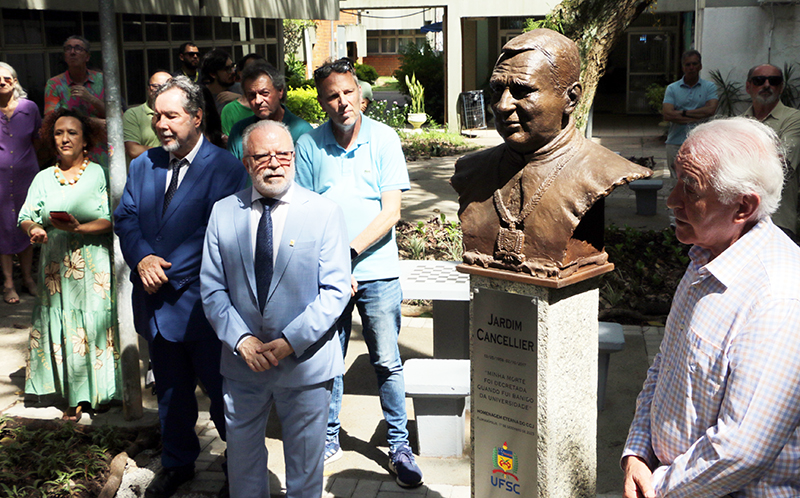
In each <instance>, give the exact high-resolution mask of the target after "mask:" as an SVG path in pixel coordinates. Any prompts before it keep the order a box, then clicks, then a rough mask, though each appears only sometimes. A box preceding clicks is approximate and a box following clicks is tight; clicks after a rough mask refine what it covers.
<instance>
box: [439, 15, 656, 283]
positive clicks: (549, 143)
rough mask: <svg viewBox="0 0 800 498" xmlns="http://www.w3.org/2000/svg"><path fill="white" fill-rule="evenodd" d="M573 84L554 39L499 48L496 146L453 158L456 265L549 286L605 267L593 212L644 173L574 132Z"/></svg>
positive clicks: (541, 37)
mask: <svg viewBox="0 0 800 498" xmlns="http://www.w3.org/2000/svg"><path fill="white" fill-rule="evenodd" d="M579 78H580V56H579V53H578V48H577V46H576V45H575V43H574V42H573V41H572V40H570V39H569V38H567V37H565V36H563V35H561V34H559V33H556V32H555V31H551V30H548V29H537V30H534V31H530V32H528V33H525V34H522V35H520V36H518V37H516V38H514V39H512V40H511V41H509V42H508V43H506V45H505V46H504V47H503V50H502V53H501V54H500V57H499V58H498V60H497V63H496V64H495V67H494V72H493V73H492V77H491V80H490V85H491V91H492V95H491V103H492V110H493V111H494V115H495V126H496V128H497V131H498V132H499V133H500V136H502V137H503V140H504V142H505V143H504V144H502V145H499V146H497V147H494V148H492V149H488V150H483V151H480V152H476V153H474V154H469V155H467V156H464V157H462V158H461V159H459V160H458V162H457V163H456V172H455V174H454V175H453V177H452V179H451V183H452V185H453V188H455V190H456V191H457V192H458V194H459V204H460V207H459V218H460V219H461V228H462V231H463V234H464V263H466V264H468V265H477V266H480V267H484V268H497V269H501V270H510V271H514V272H522V273H527V274H530V275H532V276H535V277H540V278H548V279H551V278H555V279H560V278H564V277H567V276H569V275H572V274H573V273H574V272H576V271H578V270H579V269H581V268H583V267H587V266H592V265H594V266H597V265H600V266H602V265H605V264H606V263H607V260H608V256H607V254H606V253H605V251H604V249H603V241H602V238H603V212H602V211H603V210H602V205H599V206H595V203H596V202H597V201H598V200H600V199H602V198H603V197H605V196H606V195H608V194H609V193H610V192H611V191H612V190H613V189H614V188H615V187H616V186H618V185H622V184H624V183H628V182H630V181H632V180H637V179H639V178H644V177H647V176H650V175H651V174H652V172H651V171H650V170H649V169H646V168H643V167H641V166H638V165H635V164H633V163H631V162H630V161H627V160H626V159H623V158H621V157H620V156H618V155H617V154H614V153H613V152H611V151H609V150H608V149H605V148H604V147H601V146H599V145H597V144H595V143H593V142H591V141H590V140H587V139H585V138H584V137H583V136H582V135H581V134H580V132H579V131H578V130H577V129H576V127H575V124H574V120H573V117H572V113H573V111H574V110H575V108H576V106H577V105H578V103H579V102H580V99H581V96H582V94H583V87H582V86H581V83H580V79H579ZM601 204H602V203H601ZM593 206H595V208H594V209H592V208H593Z"/></svg>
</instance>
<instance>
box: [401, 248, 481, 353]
mask: <svg viewBox="0 0 800 498" xmlns="http://www.w3.org/2000/svg"><path fill="white" fill-rule="evenodd" d="M459 263H460V262H458V261H432V260H401V261H400V286H401V287H402V289H403V299H429V300H431V301H433V357H434V358H442V359H468V358H469V300H470V291H469V275H467V274H464V273H459V272H457V271H456V266H457V265H458V264H459Z"/></svg>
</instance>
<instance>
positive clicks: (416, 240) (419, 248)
mask: <svg viewBox="0 0 800 498" xmlns="http://www.w3.org/2000/svg"><path fill="white" fill-rule="evenodd" d="M408 247H409V250H410V251H411V257H410V259H425V237H419V236H416V235H414V236H412V237H411V238H410V239H409V240H408Z"/></svg>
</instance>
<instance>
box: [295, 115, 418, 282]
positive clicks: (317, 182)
mask: <svg viewBox="0 0 800 498" xmlns="http://www.w3.org/2000/svg"><path fill="white" fill-rule="evenodd" d="M332 126H333V125H332V124H331V122H330V120H328V121H326V122H325V123H324V124H322V125H320V126H319V127H318V128H317V129H315V130H312V131H310V132H309V133H307V134H305V135H303V136H302V137H300V139H299V140H298V141H297V146H296V147H295V151H296V158H295V165H296V170H297V171H296V175H295V181H296V182H297V183H298V184H299V185H300V186H302V187H305V188H307V189H309V190H312V191H314V192H317V193H318V194H321V195H322V196H324V197H327V198H329V199H331V200H332V201H334V202H336V203H337V204H339V206H341V207H342V210H343V211H344V217H345V222H346V223H347V232H348V236H349V237H350V240H353V239H354V238H356V236H357V235H358V234H360V233H361V232H362V231H364V229H365V228H366V227H367V225H369V224H370V223H371V222H372V220H374V219H375V217H376V216H378V213H380V212H381V207H382V206H381V194H382V193H383V192H386V191H390V190H401V191H406V190H408V189H409V188H410V186H411V185H410V182H409V179H408V169H407V168H406V159H405V157H404V156H403V149H402V147H401V146H400V138H399V137H398V136H397V133H396V132H395V131H394V130H393V129H392V128H390V127H388V126H386V125H385V124H383V123H379V122H377V121H374V120H372V119H370V118H368V117H367V116H365V115H364V114H362V115H361V129H360V130H359V131H358V137H357V138H356V143H355V145H354V146H353V148H351V149H350V150H345V149H344V148H343V147H342V146H341V145H339V144H338V143H337V142H336V139H335V138H334V136H333V131H332V129H331V127H332ZM353 276H354V277H355V278H356V280H359V281H368V280H381V279H387V278H397V277H399V276H400V264H399V262H398V255H397V243H396V241H395V234H394V228H393V229H391V230H389V232H388V233H387V234H386V235H385V236H384V237H383V238H382V239H381V240H379V241H377V242H376V243H375V244H373V245H372V246H371V247H369V248H368V249H367V250H366V251H364V252H363V253H362V254H360V255H359V256H358V258H356V260H355V266H354V268H353Z"/></svg>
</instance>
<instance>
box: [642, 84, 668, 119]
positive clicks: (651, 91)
mask: <svg viewBox="0 0 800 498" xmlns="http://www.w3.org/2000/svg"><path fill="white" fill-rule="evenodd" d="M666 92H667V86H666V85H659V84H658V83H653V84H652V85H650V86H648V87H647V89H646V90H645V92H644V95H645V97H646V98H647V103H648V104H650V108H651V109H653V111H655V112H657V113H659V114H661V108H662V107H663V105H664V94H665V93H666Z"/></svg>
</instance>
